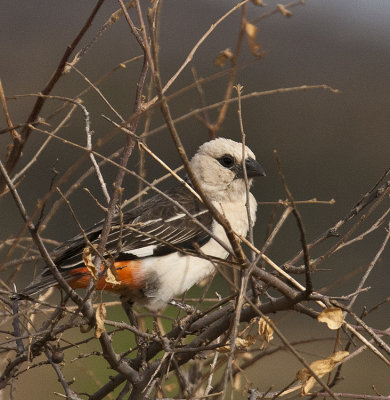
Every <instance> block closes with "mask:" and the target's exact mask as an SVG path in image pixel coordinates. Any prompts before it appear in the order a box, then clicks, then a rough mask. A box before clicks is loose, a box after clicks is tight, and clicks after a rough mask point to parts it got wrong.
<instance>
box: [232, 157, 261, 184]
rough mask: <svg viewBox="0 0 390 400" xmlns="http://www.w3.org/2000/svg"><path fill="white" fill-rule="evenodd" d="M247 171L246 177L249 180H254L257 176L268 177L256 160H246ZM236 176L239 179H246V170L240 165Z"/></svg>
mask: <svg viewBox="0 0 390 400" xmlns="http://www.w3.org/2000/svg"><path fill="white" fill-rule="evenodd" d="M245 169H246V176H247V177H248V178H254V177H256V176H266V173H265V171H264V168H263V167H262V166H261V165H260V164H259V163H258V162H257V161H256V160H255V159H254V158H251V157H248V158H247V159H246V160H245ZM236 176H237V178H241V179H242V178H244V170H243V168H242V165H240V168H239V169H238V171H237V175H236Z"/></svg>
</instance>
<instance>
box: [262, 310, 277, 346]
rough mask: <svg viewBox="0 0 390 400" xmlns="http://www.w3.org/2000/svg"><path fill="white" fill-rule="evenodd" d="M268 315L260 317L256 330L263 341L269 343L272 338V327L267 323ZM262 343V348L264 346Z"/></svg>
mask: <svg viewBox="0 0 390 400" xmlns="http://www.w3.org/2000/svg"><path fill="white" fill-rule="evenodd" d="M269 321H270V319H269V318H268V317H264V318H263V317H261V318H260V319H259V321H258V332H259V335H260V336H261V338H262V339H263V340H264V344H265V343H269V342H270V341H271V340H272V339H273V338H274V329H273V328H272V326H271V325H270V323H269ZM264 344H263V346H262V348H263V347H264Z"/></svg>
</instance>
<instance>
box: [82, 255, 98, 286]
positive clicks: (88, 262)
mask: <svg viewBox="0 0 390 400" xmlns="http://www.w3.org/2000/svg"><path fill="white" fill-rule="evenodd" d="M93 257H94V253H93V251H92V248H91V247H85V248H84V250H83V262H84V264H85V266H86V267H87V269H88V271H89V273H90V274H91V275H92V277H93V279H95V281H96V280H97V278H98V277H97V269H96V266H95V264H94V263H93Z"/></svg>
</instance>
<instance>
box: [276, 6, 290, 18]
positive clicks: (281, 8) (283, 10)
mask: <svg viewBox="0 0 390 400" xmlns="http://www.w3.org/2000/svg"><path fill="white" fill-rule="evenodd" d="M276 7H277V8H278V10H279V11H280V12H281V13H282V15H283V17H287V18H288V17H291V16H292V15H293V13H292V12H291V11H290V10H288V9H287V8H286V7H285V6H284V5H283V4H278V5H277V6H276Z"/></svg>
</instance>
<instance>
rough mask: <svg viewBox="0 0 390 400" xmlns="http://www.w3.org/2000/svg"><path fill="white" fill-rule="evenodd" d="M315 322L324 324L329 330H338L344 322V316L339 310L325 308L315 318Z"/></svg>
mask: <svg viewBox="0 0 390 400" xmlns="http://www.w3.org/2000/svg"><path fill="white" fill-rule="evenodd" d="M317 320H318V322H324V323H325V324H326V325H328V328H329V329H339V328H340V327H341V325H342V324H343V322H344V315H343V312H342V311H341V310H340V308H336V307H331V308H325V309H324V310H322V312H321V314H320V315H319V316H318V317H317Z"/></svg>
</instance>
